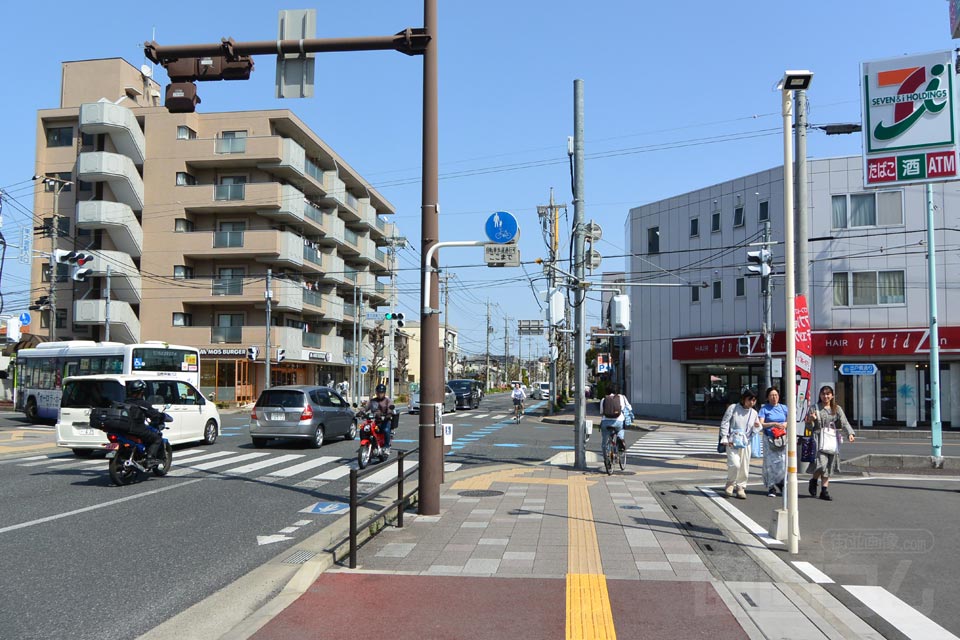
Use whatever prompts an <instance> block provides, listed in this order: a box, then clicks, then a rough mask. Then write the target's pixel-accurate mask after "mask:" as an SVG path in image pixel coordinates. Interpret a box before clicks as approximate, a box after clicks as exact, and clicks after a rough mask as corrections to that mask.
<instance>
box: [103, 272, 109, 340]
mask: <svg viewBox="0 0 960 640" xmlns="http://www.w3.org/2000/svg"><path fill="white" fill-rule="evenodd" d="M105 297H106V301H105V302H104V305H105V306H106V310H105V312H104V316H105V317H104V323H105V324H104V328H103V341H104V342H110V265H109V264H108V265H107V291H106V296H105Z"/></svg>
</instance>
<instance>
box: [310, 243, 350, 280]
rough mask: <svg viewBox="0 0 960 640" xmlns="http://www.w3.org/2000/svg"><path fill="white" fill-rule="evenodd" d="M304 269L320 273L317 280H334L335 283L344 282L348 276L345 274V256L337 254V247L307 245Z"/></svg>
mask: <svg viewBox="0 0 960 640" xmlns="http://www.w3.org/2000/svg"><path fill="white" fill-rule="evenodd" d="M303 258H304V263H303V267H304V271H313V272H315V273H316V274H318V277H317V280H319V281H320V282H332V283H335V284H344V283H345V282H346V277H345V275H344V266H343V258H341V257H340V256H338V255H336V250H335V249H321V250H319V251H318V250H316V249H313V248H311V247H307V246H305V247H304V248H303Z"/></svg>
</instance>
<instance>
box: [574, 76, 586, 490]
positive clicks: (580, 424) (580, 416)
mask: <svg viewBox="0 0 960 640" xmlns="http://www.w3.org/2000/svg"><path fill="white" fill-rule="evenodd" d="M583 161H584V157H583V80H580V79H577V80H574V81H573V176H574V181H573V182H574V203H573V237H572V238H571V242H573V275H574V279H575V280H574V283H573V284H574V287H575V288H574V294H573V299H574V307H575V316H576V321H575V323H574V324H575V330H576V334H575V336H576V337H575V340H574V358H573V362H574V365H573V366H574V367H575V368H574V372H573V373H574V386H575V387H576V393H575V400H574V419H573V424H574V427H573V428H574V430H575V432H576V435H575V437H574V441H575V443H576V450H575V452H574V453H575V455H574V468H575V469H577V470H580V471H582V470H585V469H586V468H587V461H586V450H585V447H586V438H585V432H586V422H585V419H586V409H587V406H586V404H587V402H586V401H587V398H586V394H585V393H584V388H585V387H586V379H585V378H586V376H585V375H584V373H585V372H584V365H585V360H586V344H585V343H586V324H587V317H586V316H587V305H586V302H587V296H586V289H585V288H584V282H583V279H584V259H583V254H584V229H583V219H584V198H583Z"/></svg>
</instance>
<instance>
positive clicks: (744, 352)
mask: <svg viewBox="0 0 960 640" xmlns="http://www.w3.org/2000/svg"><path fill="white" fill-rule="evenodd" d="M737 353H738V354H739V355H741V356H748V355H750V336H740V337H739V338H737Z"/></svg>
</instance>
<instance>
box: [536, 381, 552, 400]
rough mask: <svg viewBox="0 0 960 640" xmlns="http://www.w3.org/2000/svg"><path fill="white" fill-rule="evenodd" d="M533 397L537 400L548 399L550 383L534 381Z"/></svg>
mask: <svg viewBox="0 0 960 640" xmlns="http://www.w3.org/2000/svg"><path fill="white" fill-rule="evenodd" d="M533 397H534V398H535V399H537V400H549V399H550V383H549V382H534V383H533Z"/></svg>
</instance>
